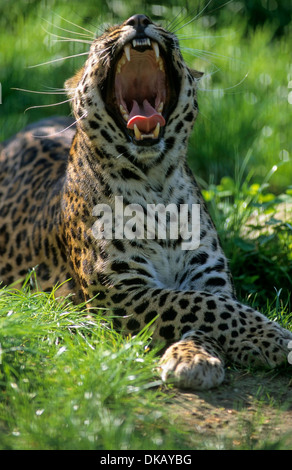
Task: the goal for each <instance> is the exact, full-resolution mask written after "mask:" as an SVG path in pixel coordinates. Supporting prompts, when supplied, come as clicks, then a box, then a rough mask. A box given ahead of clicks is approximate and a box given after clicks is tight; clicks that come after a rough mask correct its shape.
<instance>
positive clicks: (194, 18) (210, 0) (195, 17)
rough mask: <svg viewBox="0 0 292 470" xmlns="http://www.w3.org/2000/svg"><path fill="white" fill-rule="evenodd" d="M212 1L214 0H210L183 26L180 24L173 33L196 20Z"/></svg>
mask: <svg viewBox="0 0 292 470" xmlns="http://www.w3.org/2000/svg"><path fill="white" fill-rule="evenodd" d="M212 1H213V0H209V2H208V3H207V4H206V5H205V6H204V8H203V9H202V10H201V11H200V12H199V13H198V14H197V15H196V16H194V17H193V18H192V19H191V20H190V21H187V23H185V24H184V25H183V26H180V27H179V28H177V29H175V30H174V31H173V33H176V32H177V31H180V30H181V29H183V28H185V26H187V25H189V24H190V23H192V22H193V21H195V20H196V19H197V18H199V17H200V16H201V15H202V14H203V12H204V11H205V10H206V8H208V6H209V5H210V3H211V2H212Z"/></svg>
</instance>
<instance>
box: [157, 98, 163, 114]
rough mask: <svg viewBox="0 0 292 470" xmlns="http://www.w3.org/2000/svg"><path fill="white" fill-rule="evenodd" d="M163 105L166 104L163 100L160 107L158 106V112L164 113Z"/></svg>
mask: <svg viewBox="0 0 292 470" xmlns="http://www.w3.org/2000/svg"><path fill="white" fill-rule="evenodd" d="M163 106H164V103H163V102H162V101H161V103H160V105H159V106H158V108H157V112H158V113H160V114H161V113H162V111H163Z"/></svg>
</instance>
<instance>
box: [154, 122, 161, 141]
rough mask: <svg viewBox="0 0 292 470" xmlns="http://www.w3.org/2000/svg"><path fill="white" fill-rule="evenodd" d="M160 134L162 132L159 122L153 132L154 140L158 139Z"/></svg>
mask: <svg viewBox="0 0 292 470" xmlns="http://www.w3.org/2000/svg"><path fill="white" fill-rule="evenodd" d="M159 132H160V124H159V122H158V123H157V124H156V127H155V129H154V132H153V136H154V139H158V136H159Z"/></svg>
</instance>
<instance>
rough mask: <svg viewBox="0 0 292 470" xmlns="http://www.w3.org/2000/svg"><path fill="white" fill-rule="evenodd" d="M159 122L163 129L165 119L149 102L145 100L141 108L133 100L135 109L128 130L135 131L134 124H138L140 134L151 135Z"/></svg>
mask: <svg viewBox="0 0 292 470" xmlns="http://www.w3.org/2000/svg"><path fill="white" fill-rule="evenodd" d="M158 122H159V124H160V125H161V126H162V127H163V126H165V119H164V117H163V116H161V114H159V113H158V112H157V111H156V109H154V108H153V107H152V106H151V104H150V103H149V101H148V100H144V101H143V104H142V105H141V106H140V105H139V104H138V103H137V101H136V100H133V108H132V111H131V112H130V114H129V120H128V124H127V127H128V129H134V124H136V125H137V127H138V129H139V131H140V132H145V134H149V132H150V131H152V130H154V129H155V127H156V125H157V123H158Z"/></svg>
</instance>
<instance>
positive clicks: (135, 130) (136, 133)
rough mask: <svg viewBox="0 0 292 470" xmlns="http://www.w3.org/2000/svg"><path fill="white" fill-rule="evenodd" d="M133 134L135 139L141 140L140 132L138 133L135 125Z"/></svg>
mask: <svg viewBox="0 0 292 470" xmlns="http://www.w3.org/2000/svg"><path fill="white" fill-rule="evenodd" d="M134 132H135V137H136V139H137V140H141V132H140V131H139V129H138V126H137V124H134Z"/></svg>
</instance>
